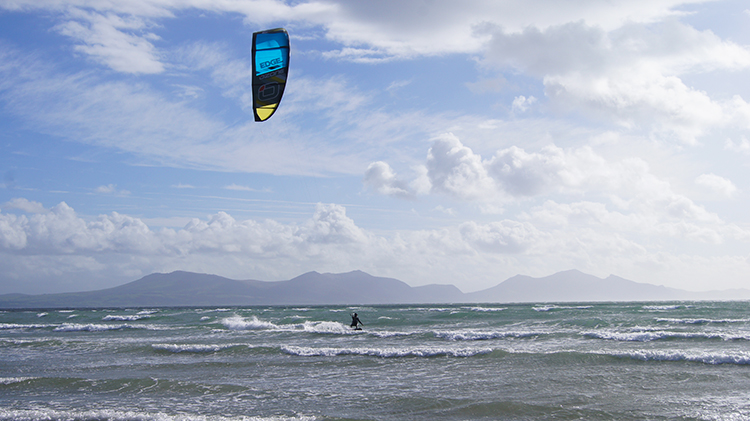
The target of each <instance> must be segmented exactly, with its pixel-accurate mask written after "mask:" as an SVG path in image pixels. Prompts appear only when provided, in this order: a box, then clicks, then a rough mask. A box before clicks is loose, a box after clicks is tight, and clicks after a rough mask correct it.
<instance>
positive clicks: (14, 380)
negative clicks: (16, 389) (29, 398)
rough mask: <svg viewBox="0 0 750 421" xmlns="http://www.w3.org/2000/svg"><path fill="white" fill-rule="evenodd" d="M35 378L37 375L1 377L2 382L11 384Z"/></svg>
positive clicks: (0, 381)
mask: <svg viewBox="0 0 750 421" xmlns="http://www.w3.org/2000/svg"><path fill="white" fill-rule="evenodd" d="M34 379H36V377H0V384H4V385H9V384H13V383H23V382H25V381H28V380H34Z"/></svg>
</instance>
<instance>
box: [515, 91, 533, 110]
mask: <svg viewBox="0 0 750 421" xmlns="http://www.w3.org/2000/svg"><path fill="white" fill-rule="evenodd" d="M535 102H536V98H534V97H533V96H529V97H528V98H526V97H525V96H523V95H519V96H517V97H516V98H515V99H513V111H514V112H521V113H525V112H526V111H528V110H529V108H531V106H532V105H534V103H535Z"/></svg>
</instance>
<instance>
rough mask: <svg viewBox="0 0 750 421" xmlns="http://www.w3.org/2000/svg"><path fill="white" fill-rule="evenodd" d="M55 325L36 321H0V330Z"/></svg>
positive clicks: (41, 327) (43, 327) (40, 327)
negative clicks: (29, 322) (28, 322)
mask: <svg viewBox="0 0 750 421" xmlns="http://www.w3.org/2000/svg"><path fill="white" fill-rule="evenodd" d="M54 326H57V325H51V324H38V323H31V324H27V323H0V330H5V329H46V328H49V327H54Z"/></svg>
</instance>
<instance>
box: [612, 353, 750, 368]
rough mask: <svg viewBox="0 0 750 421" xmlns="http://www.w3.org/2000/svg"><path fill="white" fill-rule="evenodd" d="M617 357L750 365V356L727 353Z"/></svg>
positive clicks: (630, 354) (617, 354) (655, 354)
mask: <svg viewBox="0 0 750 421" xmlns="http://www.w3.org/2000/svg"><path fill="white" fill-rule="evenodd" d="M613 355H614V356H617V357H627V358H633V359H636V360H642V361H688V362H698V363H704V364H713V365H717V364H737V365H748V364H750V354H749V353H747V352H741V353H734V354H733V353H726V352H684V351H670V350H636V351H628V352H619V353H614V354H613Z"/></svg>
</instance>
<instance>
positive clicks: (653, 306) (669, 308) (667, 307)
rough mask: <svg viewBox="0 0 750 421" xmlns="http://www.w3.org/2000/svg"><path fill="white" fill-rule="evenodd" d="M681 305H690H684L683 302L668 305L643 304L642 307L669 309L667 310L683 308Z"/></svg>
mask: <svg viewBox="0 0 750 421" xmlns="http://www.w3.org/2000/svg"><path fill="white" fill-rule="evenodd" d="M681 307H685V308H688V307H689V306H683V305H682V304H667V305H651V306H643V307H642V308H643V309H644V310H651V311H667V310H677V309H678V308H681Z"/></svg>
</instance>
